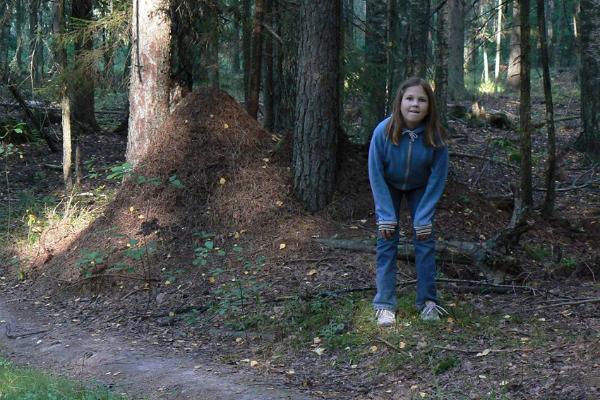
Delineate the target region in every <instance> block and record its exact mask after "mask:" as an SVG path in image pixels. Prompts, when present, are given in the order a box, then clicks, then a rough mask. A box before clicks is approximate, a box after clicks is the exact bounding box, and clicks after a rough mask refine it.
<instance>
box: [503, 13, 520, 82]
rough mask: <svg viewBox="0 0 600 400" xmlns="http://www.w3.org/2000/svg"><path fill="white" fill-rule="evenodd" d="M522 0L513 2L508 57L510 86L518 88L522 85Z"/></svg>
mask: <svg viewBox="0 0 600 400" xmlns="http://www.w3.org/2000/svg"><path fill="white" fill-rule="evenodd" d="M519 7H520V2H519V1H514V2H513V16H512V29H511V31H510V55H509V57H508V72H507V76H506V81H507V83H508V86H509V87H511V88H513V89H515V90H516V89H518V88H519V87H520V86H521V60H520V58H521V42H522V40H521V26H520V24H521V18H520V17H519Z"/></svg>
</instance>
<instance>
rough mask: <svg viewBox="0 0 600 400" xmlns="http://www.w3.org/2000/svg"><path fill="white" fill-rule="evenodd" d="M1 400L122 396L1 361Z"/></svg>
mask: <svg viewBox="0 0 600 400" xmlns="http://www.w3.org/2000/svg"><path fill="white" fill-rule="evenodd" d="M0 399H3V400H38V399H39V400H80V399H81V400H104V399H106V400H113V399H114V400H117V399H125V397H123V396H122V395H117V394H114V393H111V392H110V391H108V390H106V389H103V388H99V387H97V388H93V387H90V388H84V387H82V386H81V385H79V384H77V383H74V382H71V381H69V380H66V379H63V378H57V377H53V376H50V375H46V374H43V373H41V372H39V371H36V370H34V369H30V368H17V367H15V366H13V365H12V364H11V363H10V362H8V361H5V360H3V359H1V358H0Z"/></svg>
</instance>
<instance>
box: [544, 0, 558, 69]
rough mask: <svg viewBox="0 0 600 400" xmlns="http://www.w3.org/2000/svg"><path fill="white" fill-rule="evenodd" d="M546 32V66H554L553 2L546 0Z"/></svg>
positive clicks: (552, 0)
mask: <svg viewBox="0 0 600 400" xmlns="http://www.w3.org/2000/svg"><path fill="white" fill-rule="evenodd" d="M546 17H547V19H546V32H547V35H548V40H547V42H548V65H550V66H552V65H554V60H556V47H557V46H556V35H555V34H554V23H553V22H552V19H553V17H554V0H548V12H547V13H546Z"/></svg>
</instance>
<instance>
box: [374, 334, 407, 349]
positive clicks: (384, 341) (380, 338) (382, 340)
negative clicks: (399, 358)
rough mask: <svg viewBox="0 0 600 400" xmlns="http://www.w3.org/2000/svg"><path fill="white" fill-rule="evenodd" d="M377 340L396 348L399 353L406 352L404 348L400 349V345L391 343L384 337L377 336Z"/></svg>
mask: <svg viewBox="0 0 600 400" xmlns="http://www.w3.org/2000/svg"><path fill="white" fill-rule="evenodd" d="M375 340H376V341H378V342H381V343H383V344H385V345H386V346H388V347H389V348H391V349H394V350H396V351H397V352H398V353H406V352H405V351H402V349H400V347H398V346H395V345H393V344H391V343H390V342H389V341H387V340H385V339H384V338H382V337H377V338H376V339H375Z"/></svg>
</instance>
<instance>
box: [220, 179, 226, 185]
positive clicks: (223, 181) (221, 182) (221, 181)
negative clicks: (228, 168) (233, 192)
mask: <svg viewBox="0 0 600 400" xmlns="http://www.w3.org/2000/svg"><path fill="white" fill-rule="evenodd" d="M225 182H227V179H225V178H221V179H219V185H224V184H225Z"/></svg>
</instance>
